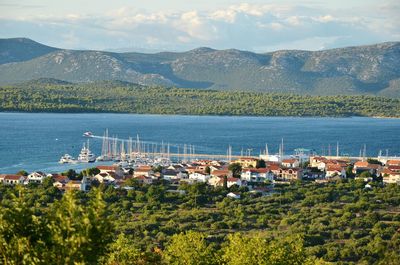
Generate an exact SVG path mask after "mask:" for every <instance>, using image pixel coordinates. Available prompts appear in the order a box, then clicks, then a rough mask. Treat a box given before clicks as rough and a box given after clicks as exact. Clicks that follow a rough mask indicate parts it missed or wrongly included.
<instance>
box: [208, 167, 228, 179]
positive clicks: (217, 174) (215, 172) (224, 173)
mask: <svg viewBox="0 0 400 265" xmlns="http://www.w3.org/2000/svg"><path fill="white" fill-rule="evenodd" d="M210 175H211V176H212V177H224V176H227V177H232V171H230V170H228V169H218V170H213V171H212V172H211V174H210Z"/></svg>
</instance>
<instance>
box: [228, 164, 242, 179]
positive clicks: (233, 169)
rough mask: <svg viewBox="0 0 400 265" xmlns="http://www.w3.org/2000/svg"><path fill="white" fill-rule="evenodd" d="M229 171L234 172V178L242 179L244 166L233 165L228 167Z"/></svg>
mask: <svg viewBox="0 0 400 265" xmlns="http://www.w3.org/2000/svg"><path fill="white" fill-rule="evenodd" d="M228 169H229V170H230V171H231V172H232V174H233V176H234V177H240V173H241V172H242V166H241V165H240V164H239V163H232V164H230V165H229V166H228Z"/></svg>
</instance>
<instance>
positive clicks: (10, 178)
mask: <svg viewBox="0 0 400 265" xmlns="http://www.w3.org/2000/svg"><path fill="white" fill-rule="evenodd" d="M2 177H3V178H4V179H9V180H19V179H20V178H21V176H19V175H13V174H5V175H2Z"/></svg>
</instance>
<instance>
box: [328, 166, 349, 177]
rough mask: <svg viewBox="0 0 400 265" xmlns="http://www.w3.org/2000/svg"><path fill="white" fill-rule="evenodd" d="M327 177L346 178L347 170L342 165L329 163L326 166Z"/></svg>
mask: <svg viewBox="0 0 400 265" xmlns="http://www.w3.org/2000/svg"><path fill="white" fill-rule="evenodd" d="M325 172H326V175H325V177H326V178H332V177H341V178H346V170H345V168H343V167H342V166H341V165H337V164H328V165H327V167H326V171H325Z"/></svg>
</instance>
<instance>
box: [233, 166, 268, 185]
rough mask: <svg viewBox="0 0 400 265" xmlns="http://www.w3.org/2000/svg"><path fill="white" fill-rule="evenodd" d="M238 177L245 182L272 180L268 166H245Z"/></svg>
mask: <svg viewBox="0 0 400 265" xmlns="http://www.w3.org/2000/svg"><path fill="white" fill-rule="evenodd" d="M240 179H241V180H246V181H247V182H264V181H266V180H270V181H272V180H274V176H273V174H272V173H270V171H269V169H268V168H245V169H243V170H242V174H241V176H240Z"/></svg>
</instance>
